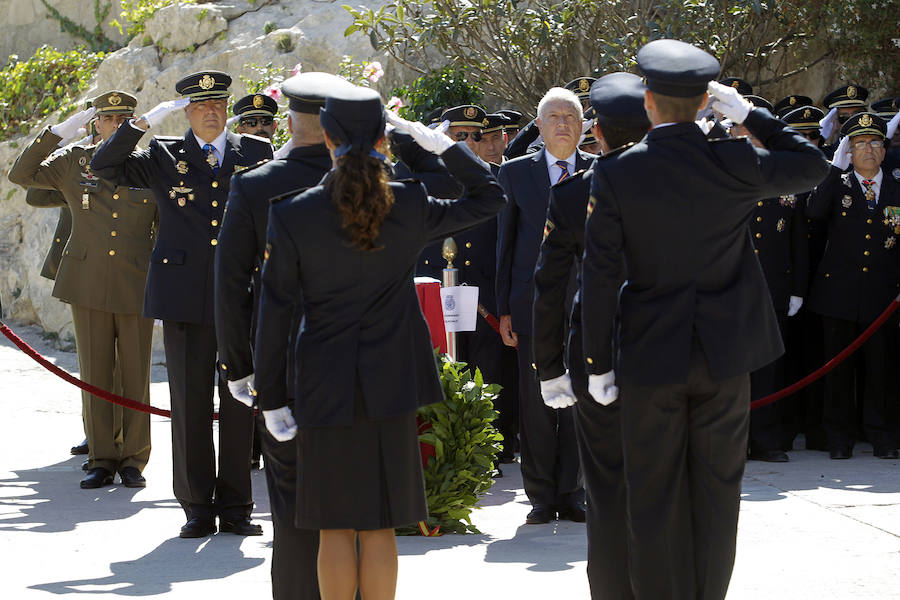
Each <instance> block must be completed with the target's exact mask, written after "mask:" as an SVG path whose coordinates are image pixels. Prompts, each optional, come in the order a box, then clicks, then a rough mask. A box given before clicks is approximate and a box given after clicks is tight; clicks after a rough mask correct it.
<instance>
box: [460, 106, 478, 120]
mask: <svg viewBox="0 0 900 600" xmlns="http://www.w3.org/2000/svg"><path fill="white" fill-rule="evenodd" d="M463 114H464V115H465V116H466V118H467V119H472V118H474V117H475V115H476V114H478V111H477V110H475V107H474V106H469V107H466V109H465V110H464V111H463Z"/></svg>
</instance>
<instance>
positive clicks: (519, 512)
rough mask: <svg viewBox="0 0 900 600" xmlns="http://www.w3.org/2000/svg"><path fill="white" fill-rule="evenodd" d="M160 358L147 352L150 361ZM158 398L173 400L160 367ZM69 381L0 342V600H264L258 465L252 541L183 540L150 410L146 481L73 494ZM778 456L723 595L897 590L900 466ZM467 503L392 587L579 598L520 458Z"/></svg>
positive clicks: (402, 594)
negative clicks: (464, 512) (530, 518)
mask: <svg viewBox="0 0 900 600" xmlns="http://www.w3.org/2000/svg"><path fill="white" fill-rule="evenodd" d="M13 328H14V330H15V331H16V332H18V333H19V334H20V335H21V336H22V337H23V338H24V339H25V340H26V341H27V342H28V343H30V344H31V345H32V346H35V347H36V348H37V349H38V350H39V351H40V352H41V353H43V354H45V355H46V356H48V357H49V358H51V359H52V360H53V361H54V362H55V363H56V364H58V365H60V366H62V367H64V368H65V369H67V370H69V371H71V372H77V370H78V367H77V360H76V357H75V355H74V354H72V353H69V352H61V351H58V350H55V349H53V348H52V347H51V346H50V345H49V344H48V343H47V342H45V341H44V340H42V339H41V336H40V334H39V331H38V330H37V329H35V328H29V327H23V326H16V325H13ZM161 359H162V356H160V355H157V356H155V357H154V362H155V363H159V362H160V361H161ZM151 397H152V398H153V404H155V405H157V406H161V407H168V390H167V385H166V381H165V368H164V367H163V366H162V365H161V364H156V365H155V366H154V369H153V373H152V384H151ZM80 410H81V409H80V400H79V393H78V391H77V390H76V389H75V388H73V387H72V386H70V385H69V384H67V383H65V382H63V381H61V380H59V379H57V378H55V377H54V376H53V375H51V374H49V373H48V372H46V371H44V370H43V368H41V367H40V366H39V365H38V364H37V363H34V362H33V361H31V360H30V359H29V358H28V357H26V356H25V355H24V354H21V353H20V352H19V351H18V350H17V349H16V348H15V347H13V346H12V345H11V344H10V343H8V342H7V341H6V340H5V339H2V340H0V411H2V414H3V415H4V416H3V418H0V573H2V577H0V598H4V599H11V600H18V599H20V598H22V599H31V598H52V597H54V596H58V595H64V594H70V595H73V596H74V595H79V594H80V595H82V597H87V598H104V597H105V598H108V597H111V596H131V597H165V598H175V599H182V598H184V599H188V598H190V599H191V600H196V598H209V597H214V596H215V597H220V598H266V597H269V595H270V592H269V579H268V575H269V566H270V564H269V560H270V555H271V539H272V529H271V521H270V514H269V507H268V500H267V498H266V492H265V479H264V474H263V473H262V472H261V471H258V472H255V473H254V474H253V485H254V493H255V497H256V499H257V506H256V510H255V512H254V518H255V519H257V520H258V521H259V522H260V523H262V525H263V528H264V532H265V534H264V535H263V536H262V537H254V538H242V537H238V536H234V535H230V534H219V535H216V536H213V537H210V538H206V539H202V540H182V539H179V538H178V537H177V533H178V529H179V527H180V526H181V525H182V523H183V513H182V512H181V509H180V508H179V507H178V505H177V503H176V502H175V500H174V498H173V497H172V488H171V456H170V447H171V446H170V437H169V436H170V430H169V422H168V420H167V419H163V418H159V417H153V425H152V435H153V455H152V458H151V461H150V464H149V466H148V468H147V470H146V473H145V475H146V476H147V480H148V486H147V488H146V489H140V490H133V489H127V488H124V487H120V486H118V485H117V486H113V487H107V488H103V489H100V490H81V489H79V487H78V481H79V479H80V478H81V474H82V472H81V470H80V465H81V461H82V459H81V457H73V456H70V455H69V446H71V445H73V444H75V443H77V442H79V441H80V440H81V438H82V437H83V436H82V429H81V421H80ZM791 459H792V460H791V462H790V463H788V464H783V465H772V464H766V463H753V462H751V463H749V464H748V465H747V471H746V475H745V477H744V486H743V502H742V506H741V509H742V510H741V521H740V532H739V537H738V558H737V564H736V566H735V572H734V577H733V579H732V585H731V590H730V593H729V595H728V598H729V600H750V599H754V600H756V599H759V598H779V599H780V598H793V599H815V600H824V599H832V598H833V599H841V600H843V599H849V598H853V599H855V600H864V599H872V600H876V599H877V600H884V599H889V598H898V599H900V464H898V461H881V460H875V459H873V458H872V455H871V448H869V447H865V446H863V447H858V448H857V450H856V453H855V456H854V458H853V459H852V460H849V461H830V460H829V459H828V457H827V455H825V454H824V453H819V452H808V451H794V452H792V453H791ZM504 473H505V474H506V477H504V478H502V479H499V480H497V483H496V485H495V486H494V488H493V489H492V491H491V492H490V494H489V495H488V496H486V497H485V498H484V500H483V502H482V505H483V508H482V509H481V510H479V511H476V513H475V514H474V521H475V523H476V525H477V526H478V527H479V528H480V529H481V531H482V532H483V534H482V535H468V536H457V535H450V536H444V537H441V538H421V537H416V538H400V539H399V540H398V545H399V548H400V555H401V556H400V583H399V588H398V591H397V597H398V598H400V599H403V600H419V599H422V598H429V599H432V598H435V599H442V598H448V599H449V598H453V599H458V598H473V599H481V598H499V599H506V598H516V599H517V600H526V599H532V598H534V599H542V598H554V599H556V598H564V599H570V598H571V599H582V598H587V597H588V591H587V590H588V588H587V580H586V577H585V573H584V570H585V558H584V557H585V539H584V527H583V525H577V524H574V523H569V522H561V523H554V524H549V525H540V526H534V525H532V526H525V525H523V524H522V523H523V522H524V518H525V515H526V513H527V512H528V505H527V502H526V500H525V496H524V493H523V491H522V482H521V476H520V474H519V471H518V468H517V466H516V465H505V466H504Z"/></svg>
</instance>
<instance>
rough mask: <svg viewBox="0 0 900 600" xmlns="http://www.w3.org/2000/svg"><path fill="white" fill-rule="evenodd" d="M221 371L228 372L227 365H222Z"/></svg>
mask: <svg viewBox="0 0 900 600" xmlns="http://www.w3.org/2000/svg"><path fill="white" fill-rule="evenodd" d="M222 370H223V371H227V370H228V365H226V364H225V363H222Z"/></svg>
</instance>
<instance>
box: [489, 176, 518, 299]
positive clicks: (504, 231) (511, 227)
mask: <svg viewBox="0 0 900 600" xmlns="http://www.w3.org/2000/svg"><path fill="white" fill-rule="evenodd" d="M509 177H510V175H509V168H508V167H500V172H499V173H498V174H497V178H498V179H499V180H500V186H501V187H502V188H503V189H504V190H507V193H508V194H509V196H508V201H507V203H506V207H505V208H504V209H503V212H501V213H500V218H499V219H498V223H497V282H496V284H495V287H496V294H497V315H498V316H503V315H508V314H510V308H509V290H510V286H511V283H510V282H511V278H512V258H513V250H514V249H515V247H516V233H517V232H518V223H519V205H518V204H517V203H516V201H515V197H514V196H513V195H512V189H513V188H512V184H511V182H510V179H509Z"/></svg>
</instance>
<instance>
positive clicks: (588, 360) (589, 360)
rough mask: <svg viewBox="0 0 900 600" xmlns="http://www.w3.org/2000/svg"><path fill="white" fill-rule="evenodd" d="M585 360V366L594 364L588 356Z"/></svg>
mask: <svg viewBox="0 0 900 600" xmlns="http://www.w3.org/2000/svg"><path fill="white" fill-rule="evenodd" d="M585 360H587V364H589V365H592V364H594V359H593V358H591V357H590V356H588V357H587V358H586V359H585Z"/></svg>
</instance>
